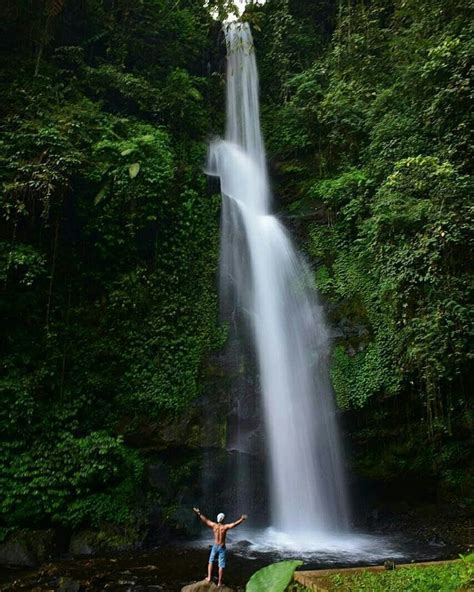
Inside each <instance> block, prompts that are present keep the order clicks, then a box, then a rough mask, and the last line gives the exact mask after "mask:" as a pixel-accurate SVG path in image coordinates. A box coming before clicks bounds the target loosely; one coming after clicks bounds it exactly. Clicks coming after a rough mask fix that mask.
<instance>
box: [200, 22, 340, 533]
mask: <svg viewBox="0 0 474 592" xmlns="http://www.w3.org/2000/svg"><path fill="white" fill-rule="evenodd" d="M226 40H227V60H228V62H227V125H226V135H225V140H219V141H215V142H213V143H212V144H211V146H210V148H209V161H208V171H207V172H208V173H209V174H210V175H214V176H217V177H219V179H220V184H221V192H222V197H223V203H222V227H221V263H220V281H221V298H228V297H229V295H232V296H233V298H234V301H235V302H236V303H237V304H236V305H237V306H238V307H239V309H240V311H241V312H243V313H244V314H245V316H246V317H247V319H248V322H249V324H250V326H251V332H252V336H253V340H254V344H255V350H256V355H257V361H258V368H259V379H260V385H261V391H262V398H263V401H262V403H263V412H264V420H265V429H266V441H267V447H268V453H269V459H270V465H271V466H270V473H271V475H270V478H271V482H270V494H271V516H272V522H273V525H274V527H275V528H277V529H278V530H280V531H283V532H286V533H289V534H290V535H292V536H295V537H297V538H299V539H300V540H301V539H302V538H306V537H307V535H309V534H310V535H311V536H314V535H315V534H317V533H319V534H323V533H329V532H331V531H336V530H339V529H347V528H348V520H349V517H348V504H347V498H346V488H345V483H344V477H343V471H342V460H341V451H340V444H339V437H338V430H337V425H336V420H335V409H334V404H333V398H332V391H331V386H330V382H329V376H328V353H329V339H328V330H327V327H326V323H325V319H324V314H323V309H322V307H321V305H320V304H319V303H318V300H317V295H316V293H315V290H314V287H313V280H312V277H311V272H310V270H309V269H308V267H307V266H306V264H305V262H304V260H303V259H302V257H301V256H300V255H299V254H298V252H297V251H296V250H295V248H294V246H293V244H292V242H291V240H290V238H289V236H288V235H287V233H286V231H285V229H284V227H283V226H282V225H281V223H280V222H279V221H278V219H277V218H276V216H273V215H272V214H271V213H270V206H271V203H270V202H271V196H270V190H269V183H268V174H267V167H266V159H265V150H264V146H263V140H262V134H261V130H260V120H259V97H258V73H257V67H256V62H255V53H254V50H253V42H252V36H251V32H250V28H249V26H248V24H232V25H230V26H229V27H228V28H227V30H226Z"/></svg>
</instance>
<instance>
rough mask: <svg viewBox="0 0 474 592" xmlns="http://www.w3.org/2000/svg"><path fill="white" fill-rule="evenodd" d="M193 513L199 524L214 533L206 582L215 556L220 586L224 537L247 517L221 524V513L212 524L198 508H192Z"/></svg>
mask: <svg viewBox="0 0 474 592" xmlns="http://www.w3.org/2000/svg"><path fill="white" fill-rule="evenodd" d="M193 512H194V513H195V514H197V515H198V516H199V518H200V520H201V522H204V524H205V525H206V526H209V528H212V530H213V532H214V544H213V545H212V548H211V554H210V555H209V565H208V566H207V578H206V580H207V581H208V582H210V581H211V577H212V567H213V564H214V561H215V559H216V555H217V557H218V560H219V581H218V582H217V585H218V586H222V577H223V575H224V568H225V556H226V548H225V537H226V534H227V531H228V530H230V529H231V528H235V527H236V526H238V525H239V524H242V522H243V521H244V520H246V519H247V515H246V514H242V516H241V517H240V518H239V519H238V520H236V521H235V522H231V523H230V524H222V522H223V520H224V518H225V516H224V514H222V513H220V514H218V515H217V522H213V521H212V520H209V518H206V517H205V516H204V514H201V512H200V511H199V508H193Z"/></svg>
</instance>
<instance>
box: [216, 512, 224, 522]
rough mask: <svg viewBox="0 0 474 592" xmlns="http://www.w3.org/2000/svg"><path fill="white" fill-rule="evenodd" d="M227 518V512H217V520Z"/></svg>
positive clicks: (220, 520)
mask: <svg viewBox="0 0 474 592" xmlns="http://www.w3.org/2000/svg"><path fill="white" fill-rule="evenodd" d="M224 518H225V514H223V513H222V512H221V513H220V514H217V522H222V521H223V520H224Z"/></svg>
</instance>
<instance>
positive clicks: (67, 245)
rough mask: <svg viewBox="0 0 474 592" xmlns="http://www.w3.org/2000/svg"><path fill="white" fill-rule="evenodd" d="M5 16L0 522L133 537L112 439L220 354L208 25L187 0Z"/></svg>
mask: <svg viewBox="0 0 474 592" xmlns="http://www.w3.org/2000/svg"><path fill="white" fill-rule="evenodd" d="M17 4H18V3H11V2H7V3H6V4H5V5H2V7H1V8H0V17H1V18H0V29H1V32H2V41H1V43H0V64H1V66H2V73H3V76H2V83H1V86H0V95H1V98H2V100H1V105H2V106H1V108H0V118H1V132H2V134H1V138H0V165H1V166H0V170H1V172H0V199H1V204H0V215H1V219H2V226H1V235H0V264H1V274H0V280H1V282H2V288H4V289H3V291H2V295H1V298H0V307H1V312H2V318H4V319H6V320H5V326H4V331H5V334H6V336H7V337H6V340H5V341H4V343H2V369H3V372H2V377H1V379H0V391H1V395H2V407H1V412H0V428H1V431H2V434H3V435H4V437H5V440H6V442H5V443H4V445H3V443H2V447H1V449H2V453H1V459H0V460H1V465H2V470H1V473H0V488H1V490H2V494H3V496H2V507H1V523H0V525H1V526H4V527H8V528H10V527H12V528H13V527H15V526H27V527H30V528H34V527H35V526H47V525H48V524H51V523H55V524H64V525H67V526H72V527H78V526H81V525H82V526H86V525H91V526H94V527H98V526H100V524H101V523H103V522H111V523H117V524H121V525H131V526H133V525H135V524H136V523H137V521H139V520H140V519H141V515H142V513H143V512H144V511H146V499H145V498H146V495H144V494H143V495H142V494H141V490H142V487H143V483H144V481H143V471H144V459H143V456H142V454H143V453H141V452H140V451H137V450H135V449H134V448H132V447H131V445H130V443H129V442H128V441H127V438H126V434H127V433H128V432H129V426H133V425H135V424H137V425H138V424H139V423H140V422H143V421H144V420H145V419H148V420H149V421H152V420H153V421H159V419H160V418H166V419H167V420H169V416H170V415H171V416H172V415H173V414H177V413H179V412H182V410H183V409H184V408H185V407H186V406H187V405H188V404H189V402H190V401H191V400H192V399H194V398H196V397H197V396H198V395H199V394H200V392H201V388H202V385H201V382H202V381H201V380H200V379H201V372H202V367H203V361H204V360H205V358H206V355H207V354H208V352H210V351H211V350H213V349H216V348H218V347H220V346H221V345H222V343H223V341H224V340H225V331H224V330H223V329H222V328H220V327H219V325H218V321H217V297H216V294H215V287H214V279H215V269H216V264H217V248H218V212H219V200H218V198H217V197H215V196H211V195H209V194H208V191H207V188H206V181H205V176H204V174H203V173H202V163H203V161H204V158H205V152H206V141H207V135H208V133H209V132H210V130H211V129H212V125H213V124H214V120H215V121H216V125H217V124H218V123H219V117H215V114H214V113H213V112H212V104H211V102H210V101H205V100H204V97H207V96H209V94H210V91H211V90H212V91H213V92H212V94H214V95H215V96H216V101H217V100H219V101H220V99H221V96H222V94H221V91H220V87H219V83H218V78H217V77H211V76H208V72H207V63H208V61H209V60H213V59H214V56H213V52H215V51H216V50H214V47H215V46H214V41H213V39H212V38H211V36H210V34H209V33H210V31H212V30H214V28H215V23H214V21H213V20H212V18H211V16H210V14H209V10H208V8H207V7H206V6H205V5H204V3H199V2H197V3H196V2H182V3H178V4H176V2H174V1H172V0H157V1H153V2H148V1H147V2H142V1H141V0H136V1H132V2H127V3H126V6H125V4H124V3H122V2H119V3H116V4H114V6H111V7H108V8H107V9H105V8H104V6H103V3H102V2H97V1H95V0H91V1H90V2H89V1H88V2H84V3H79V4H78V3H74V2H72V3H68V2H64V3H61V2H58V3H55V5H56V4H57V5H58V6H59V4H61V10H55V11H53V12H51V13H47V14H46V13H44V10H43V8H44V6H43V3H36V4H34V5H31V6H30V5H28V6H26V4H27V3H24V2H21V3H19V4H18V6H17ZM218 4H219V7H221V8H222V9H225V8H226V7H227V4H228V3H226V2H219V3H218Z"/></svg>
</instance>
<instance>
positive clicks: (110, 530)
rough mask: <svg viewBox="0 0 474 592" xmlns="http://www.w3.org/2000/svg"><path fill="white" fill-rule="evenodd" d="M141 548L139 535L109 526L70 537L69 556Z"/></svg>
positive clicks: (83, 531) (84, 531)
mask: <svg viewBox="0 0 474 592" xmlns="http://www.w3.org/2000/svg"><path fill="white" fill-rule="evenodd" d="M140 546H141V537H140V533H138V532H135V531H133V530H127V531H125V530H123V529H121V528H119V527H114V526H109V527H104V528H103V529H102V530H81V531H79V532H77V533H74V534H73V535H72V536H71V540H70V542H69V549H68V553H69V555H73V556H75V555H97V554H101V553H114V552H117V551H119V552H121V551H132V550H135V549H137V548H139V547H140Z"/></svg>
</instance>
